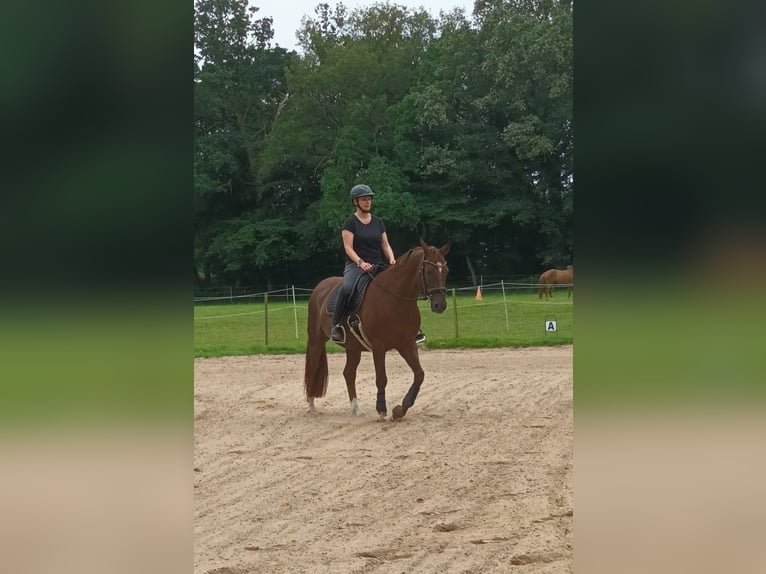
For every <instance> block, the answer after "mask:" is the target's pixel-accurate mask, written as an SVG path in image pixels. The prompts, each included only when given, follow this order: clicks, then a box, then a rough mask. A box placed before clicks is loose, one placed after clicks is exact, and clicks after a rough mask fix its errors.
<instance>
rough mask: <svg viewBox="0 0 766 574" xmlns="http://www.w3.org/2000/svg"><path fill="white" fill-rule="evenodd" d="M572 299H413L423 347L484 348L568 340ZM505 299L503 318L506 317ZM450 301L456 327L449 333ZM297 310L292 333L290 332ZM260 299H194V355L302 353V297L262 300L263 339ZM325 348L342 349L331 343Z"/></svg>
mask: <svg viewBox="0 0 766 574" xmlns="http://www.w3.org/2000/svg"><path fill="white" fill-rule="evenodd" d="M573 300H574V297H572V299H568V298H567V296H566V292H565V291H563V290H562V291H557V292H556V294H555V295H554V298H553V299H552V300H551V301H550V302H547V301H539V300H538V298H537V294H536V293H531V292H528V293H519V292H508V293H507V294H506V300H505V303H504V302H503V295H502V294H501V293H484V296H483V298H482V300H481V301H476V300H475V297H474V293H473V292H471V293H470V294H468V293H466V292H463V294H462V295H461V294H460V293H458V295H457V298H456V301H455V300H454V299H453V298H452V296H451V294H450V295H449V297H448V307H447V310H446V311H445V312H444V313H442V314H436V313H432V312H431V311H430V307H429V303H428V301H419V302H418V306H419V307H420V315H421V318H422V328H423V331H424V332H425V333H426V336H427V340H426V343H425V347H426V348H431V349H452V348H489V347H524V346H544V345H562V344H570V343H572V342H573V337H574V334H573ZM506 305H507V310H508V318H507V322H506ZM455 306H456V307H457V329H458V336H457V337H456V336H455ZM296 316H297V335H296ZM265 317H266V314H265V308H264V305H263V303H248V304H219V305H196V306H195V307H194V356H195V357H222V356H230V355H255V354H264V353H275V354H289V353H304V352H305V350H306V318H307V300H306V299H303V300H302V301H298V302H297V306H296V308H295V309H294V308H293V305H292V303H291V302H283V301H280V302H274V301H269V304H268V344H267V342H266V320H265ZM548 320H555V321H556V322H557V331H556V332H555V333H546V331H545V325H546V321H548ZM327 350H328V352H342V351H343V349H342V348H341V347H339V346H338V345H335V344H333V343H329V342H328V344H327Z"/></svg>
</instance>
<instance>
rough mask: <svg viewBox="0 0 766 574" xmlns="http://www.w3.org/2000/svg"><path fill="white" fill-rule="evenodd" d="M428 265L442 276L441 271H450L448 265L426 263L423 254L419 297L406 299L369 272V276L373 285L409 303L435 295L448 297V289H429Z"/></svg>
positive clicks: (408, 253) (409, 252)
mask: <svg viewBox="0 0 766 574" xmlns="http://www.w3.org/2000/svg"><path fill="white" fill-rule="evenodd" d="M412 251H413V250H412V249H410V251H408V252H407V255H408V256H409V255H410V254H411V253H412ZM426 264H428V265H433V266H434V267H436V268H437V269H439V273H440V274H441V270H442V269H445V270H449V269H448V268H447V264H446V263H434V262H433V261H426V260H425V252H423V262H422V263H421V264H420V293H418V296H417V297H406V296H404V295H401V294H399V293H395V292H394V291H392V290H391V289H389V288H387V287H386V286H385V285H383V284H381V283H380V282H379V281H376V280H375V277H374V276H373V275H372V274H371V273H370V272H369V271H368V272H367V274H368V275H370V282H371V283H377V285H378V287H380V288H381V289H383V291H385V292H386V293H388V294H390V295H393V296H394V297H398V298H399V299H405V300H407V301H418V300H419V299H431V295H433V294H434V293H444V294H445V295H446V293H447V288H446V287H432V288H431V289H429V288H428V284H427V283H426Z"/></svg>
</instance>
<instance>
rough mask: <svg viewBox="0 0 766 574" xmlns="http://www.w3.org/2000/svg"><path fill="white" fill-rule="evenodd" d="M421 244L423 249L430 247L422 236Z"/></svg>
mask: <svg viewBox="0 0 766 574" xmlns="http://www.w3.org/2000/svg"><path fill="white" fill-rule="evenodd" d="M420 246H421V247H422V248H423V249H428V244H427V243H426V242H425V241H423V238H422V237H421V238H420Z"/></svg>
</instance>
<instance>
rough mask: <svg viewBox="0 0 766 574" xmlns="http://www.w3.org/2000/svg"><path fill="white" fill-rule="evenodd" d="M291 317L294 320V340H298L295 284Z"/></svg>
mask: <svg viewBox="0 0 766 574" xmlns="http://www.w3.org/2000/svg"><path fill="white" fill-rule="evenodd" d="M293 317H294V318H295V340H296V341H297V340H298V306H297V305H296V303H295V284H293Z"/></svg>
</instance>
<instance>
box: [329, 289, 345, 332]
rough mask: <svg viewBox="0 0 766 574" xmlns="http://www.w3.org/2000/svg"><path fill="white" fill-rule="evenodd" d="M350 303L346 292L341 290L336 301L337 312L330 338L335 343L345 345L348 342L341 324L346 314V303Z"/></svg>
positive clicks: (335, 312)
mask: <svg viewBox="0 0 766 574" xmlns="http://www.w3.org/2000/svg"><path fill="white" fill-rule="evenodd" d="M347 301H348V294H347V293H346V290H345V289H343V288H341V290H340V291H339V292H338V298H337V299H336V300H335V311H334V312H333V315H332V325H333V327H332V333H331V334H330V338H331V339H332V340H333V342H335V343H345V342H346V332H345V329H343V326H342V325H341V322H342V321H343V315H344V314H345V312H346V303H347Z"/></svg>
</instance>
